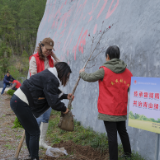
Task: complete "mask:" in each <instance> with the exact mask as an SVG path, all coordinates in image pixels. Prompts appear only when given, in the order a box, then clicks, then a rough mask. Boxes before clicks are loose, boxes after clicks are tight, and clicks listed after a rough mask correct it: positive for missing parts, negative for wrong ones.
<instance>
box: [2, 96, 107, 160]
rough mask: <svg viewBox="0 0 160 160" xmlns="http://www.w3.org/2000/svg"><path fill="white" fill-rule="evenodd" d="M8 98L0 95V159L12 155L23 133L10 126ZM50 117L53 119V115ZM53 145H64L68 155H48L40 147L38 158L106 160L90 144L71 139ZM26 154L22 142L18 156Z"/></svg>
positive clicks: (10, 112)
mask: <svg viewBox="0 0 160 160" xmlns="http://www.w3.org/2000/svg"><path fill="white" fill-rule="evenodd" d="M10 98H11V97H10V96H8V95H2V96H0V135H1V136H0V160H6V159H10V158H13V157H14V155H15V152H16V149H17V147H18V144H19V142H20V139H21V136H22V133H23V129H22V128H18V129H17V128H15V129H14V128H12V127H13V122H14V120H15V114H14V112H13V111H12V110H11V108H10ZM50 118H52V119H54V116H52V117H50ZM47 143H48V145H49V144H50V142H47ZM53 147H55V148H56V147H57V148H61V147H64V148H65V149H66V150H67V153H68V154H69V155H68V156H62V157H60V158H53V157H48V156H46V155H45V152H46V150H45V149H40V150H39V155H40V158H43V159H44V160H108V153H107V152H105V154H102V153H101V152H100V151H97V150H94V149H93V148H91V147H90V146H81V145H77V144H75V143H73V142H72V141H67V142H63V141H62V142H60V143H59V144H54V145H53ZM28 155H29V153H28V150H27V147H26V144H25V142H24V143H23V146H22V149H21V151H20V154H19V157H18V158H19V159H27V158H28Z"/></svg>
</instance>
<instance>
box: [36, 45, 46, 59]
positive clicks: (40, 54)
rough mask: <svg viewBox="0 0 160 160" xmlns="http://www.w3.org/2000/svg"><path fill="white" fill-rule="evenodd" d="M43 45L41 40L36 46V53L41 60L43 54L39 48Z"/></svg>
mask: <svg viewBox="0 0 160 160" xmlns="http://www.w3.org/2000/svg"><path fill="white" fill-rule="evenodd" d="M43 46H44V44H42V43H41V42H40V43H39V44H38V47H37V48H36V51H37V52H38V54H39V59H41V60H43V61H44V60H45V56H44V55H43V54H42V49H41V47H43Z"/></svg>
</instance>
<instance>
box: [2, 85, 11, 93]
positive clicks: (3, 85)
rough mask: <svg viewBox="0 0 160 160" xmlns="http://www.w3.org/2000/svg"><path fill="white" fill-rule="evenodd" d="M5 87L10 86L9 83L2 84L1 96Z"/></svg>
mask: <svg viewBox="0 0 160 160" xmlns="http://www.w3.org/2000/svg"><path fill="white" fill-rule="evenodd" d="M7 85H9V86H10V83H3V89H2V92H1V94H3V93H4V91H5V89H6V87H7Z"/></svg>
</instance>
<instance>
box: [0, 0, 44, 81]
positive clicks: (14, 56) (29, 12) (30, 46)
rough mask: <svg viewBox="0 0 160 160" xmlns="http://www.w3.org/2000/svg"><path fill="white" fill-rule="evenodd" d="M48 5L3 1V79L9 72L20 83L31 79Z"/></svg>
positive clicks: (29, 0)
mask: <svg viewBox="0 0 160 160" xmlns="http://www.w3.org/2000/svg"><path fill="white" fill-rule="evenodd" d="M45 4H46V0H38V1H37V0H1V3H0V80H2V79H3V77H4V75H5V73H6V71H9V72H10V73H11V75H12V76H13V77H14V78H16V79H18V80H20V81H22V79H24V78H25V77H26V76H27V73H28V66H29V56H30V55H32V54H33V52H34V49H35V42H36V36H37V30H38V26H39V23H40V21H41V19H42V16H43V14H44V9H45ZM22 77H23V78H22Z"/></svg>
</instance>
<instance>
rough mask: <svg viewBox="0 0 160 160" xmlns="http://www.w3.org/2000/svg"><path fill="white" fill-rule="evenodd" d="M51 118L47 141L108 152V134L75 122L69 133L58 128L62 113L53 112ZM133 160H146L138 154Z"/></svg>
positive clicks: (134, 155)
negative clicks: (68, 142) (70, 143)
mask: <svg viewBox="0 0 160 160" xmlns="http://www.w3.org/2000/svg"><path fill="white" fill-rule="evenodd" d="M51 117H54V118H51V119H50V121H49V128H48V131H47V139H48V140H49V141H50V142H51V143H52V145H53V144H58V143H59V142H60V141H69V140H71V141H73V142H74V143H75V144H79V145H82V146H91V147H92V148H94V149H97V150H99V151H101V152H103V153H105V152H107V151H108V140H107V136H106V134H104V133H103V134H102V133H97V132H95V131H93V130H92V129H91V128H84V127H83V126H81V123H80V122H77V121H74V131H73V132H68V131H63V130H61V129H59V128H58V122H59V120H60V112H56V111H53V110H52V113H51ZM118 152H119V153H118V154H119V156H121V155H123V147H122V145H119V146H118ZM119 159H120V160H123V159H124V158H120V157H119ZM132 160H145V159H144V158H142V157H141V156H140V155H138V154H137V153H135V152H133V155H132Z"/></svg>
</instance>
